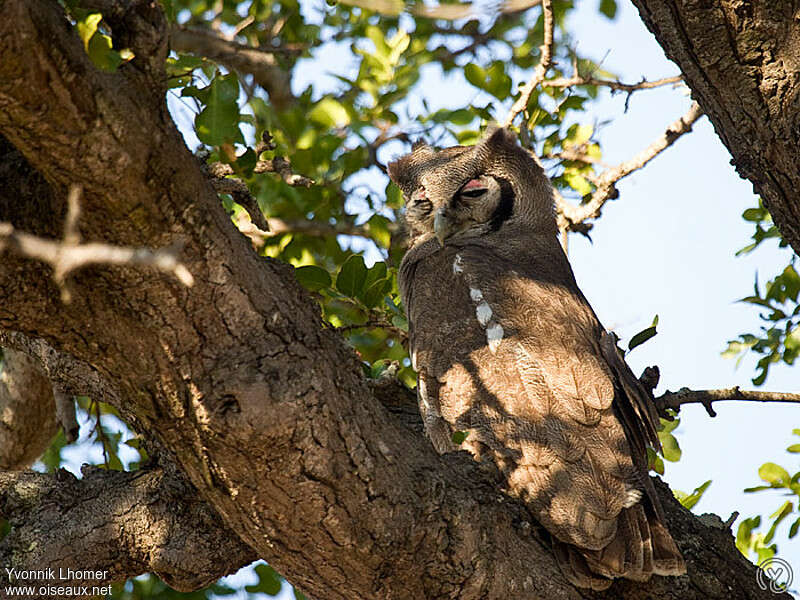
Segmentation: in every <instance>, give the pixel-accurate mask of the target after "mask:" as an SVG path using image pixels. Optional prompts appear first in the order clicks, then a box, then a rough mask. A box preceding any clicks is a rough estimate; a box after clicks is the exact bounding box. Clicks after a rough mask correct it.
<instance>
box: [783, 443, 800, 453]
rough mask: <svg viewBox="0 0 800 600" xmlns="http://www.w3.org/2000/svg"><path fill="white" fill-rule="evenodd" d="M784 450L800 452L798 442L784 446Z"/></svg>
mask: <svg viewBox="0 0 800 600" xmlns="http://www.w3.org/2000/svg"><path fill="white" fill-rule="evenodd" d="M786 451H787V452H794V453H797V452H800V444H792V445H791V446H789V447H788V448H786Z"/></svg>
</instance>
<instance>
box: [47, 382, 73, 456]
mask: <svg viewBox="0 0 800 600" xmlns="http://www.w3.org/2000/svg"><path fill="white" fill-rule="evenodd" d="M53 398H54V400H55V404H56V420H57V421H58V423H59V425H61V428H62V429H63V430H64V437H65V438H66V440H67V443H68V444H71V443H72V442H74V441H75V440H77V439H78V431H79V430H80V427H79V426H78V420H77V419H76V418H75V400H74V398H73V397H72V396H71V395H69V394H67V393H65V392H64V391H62V390H60V389H59V388H58V386H56V385H53Z"/></svg>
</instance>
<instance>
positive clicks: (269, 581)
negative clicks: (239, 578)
mask: <svg viewBox="0 0 800 600" xmlns="http://www.w3.org/2000/svg"><path fill="white" fill-rule="evenodd" d="M255 570H256V575H258V583H257V584H255V585H246V586H245V588H244V589H245V590H246V591H248V592H250V593H251V594H257V593H259V592H260V593H262V594H266V595H267V596H277V595H278V594H280V593H281V587H283V586H282V582H281V576H280V575H278V573H276V572H275V569H273V568H272V567H270V566H269V565H265V564H260V565H256V569H255Z"/></svg>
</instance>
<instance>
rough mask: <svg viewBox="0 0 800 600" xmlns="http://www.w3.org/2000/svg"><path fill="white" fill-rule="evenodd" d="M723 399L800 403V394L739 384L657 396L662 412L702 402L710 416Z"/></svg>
mask: <svg viewBox="0 0 800 600" xmlns="http://www.w3.org/2000/svg"><path fill="white" fill-rule="evenodd" d="M723 400H739V401H745V402H793V403H800V394H795V393H788V392H784V393H781V392H758V391H750V390H740V389H739V386H735V387H731V388H724V389H719V390H690V389H688V388H683V389H680V390H678V391H677V392H670V391H666V392H665V393H664V394H662V395H661V396H659V397H658V398H656V399H655V402H656V406H657V407H658V409H659V411H662V412H663V411H664V410H666V409H668V408H671V409H673V410H680V407H681V406H683V405H684V404H702V405H703V407H704V408H705V409H706V411H707V412H708V415H709V416H710V417H716V416H717V413H716V412H715V411H714V409H713V408H712V406H711V404H712V403H713V402H720V401H723Z"/></svg>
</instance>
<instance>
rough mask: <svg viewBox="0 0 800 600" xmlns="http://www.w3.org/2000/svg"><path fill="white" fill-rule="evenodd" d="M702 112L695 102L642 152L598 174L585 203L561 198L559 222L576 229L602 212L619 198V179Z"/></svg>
mask: <svg viewBox="0 0 800 600" xmlns="http://www.w3.org/2000/svg"><path fill="white" fill-rule="evenodd" d="M702 115H703V111H702V110H701V109H700V106H699V105H698V104H697V103H696V102H693V103H692V106H691V107H690V108H689V110H688V112H687V113H686V114H685V115H683V116H682V117H681V118H679V119H678V120H677V121H675V122H674V123H671V124H670V125H669V126H668V127H667V129H666V130H665V131H664V133H662V134H661V135H660V136H659V137H658V138H657V139H656V140H655V141H653V143H651V144H650V145H649V146H648V147H647V148H645V149H644V150H642V151H641V152H639V153H638V154H637V155H636V156H634V157H633V158H631V159H629V160H626V161H625V162H623V163H620V164H619V165H617V166H616V167H612V168H610V169H607V170H606V171H604V172H603V173H601V174H600V176H599V177H598V178H597V180H596V182H595V185H596V189H595V191H594V193H593V194H592V197H591V198H590V199H589V201H588V202H586V204H581V205H579V206H575V205H573V204H571V203H569V202H567V201H564V202H558V203H557V208H558V211H559V213H560V214H559V221H560V222H559V226H560V228H561V229H562V230H563V229H573V230H574V228H575V226H576V225H579V224H581V223H583V222H584V221H586V220H587V219H594V218H597V217H598V216H600V211H601V210H602V208H603V205H604V204H605V203H606V201H607V200H609V199H612V198H616V197H617V196H618V195H619V194H618V192H617V190H616V183H617V182H618V181H619V180H620V179H622V178H623V177H627V176H628V175H630V174H631V173H633V172H634V171H636V170H638V169H641V168H642V167H644V166H645V165H646V164H647V163H649V162H650V161H651V160H653V159H654V158H655V157H656V156H658V155H659V154H660V153H661V152H663V151H664V150H666V149H667V148H669V147H670V146H671V145H672V144H674V143H675V141H676V140H677V139H678V138H679V137H681V136H682V135H683V134H684V133H687V132H689V131H691V130H692V125H694V123H695V121H697V119H699V118H700V117H701V116H702Z"/></svg>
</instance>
